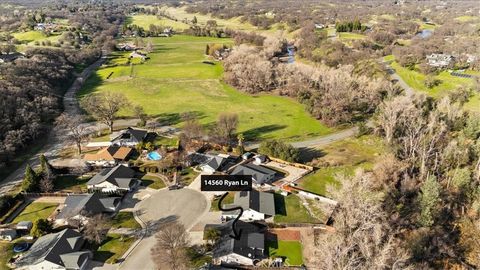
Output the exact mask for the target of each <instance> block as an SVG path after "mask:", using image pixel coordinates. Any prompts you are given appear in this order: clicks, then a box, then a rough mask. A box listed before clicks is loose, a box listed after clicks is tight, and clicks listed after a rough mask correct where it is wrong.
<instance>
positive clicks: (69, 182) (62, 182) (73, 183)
mask: <svg viewBox="0 0 480 270" xmlns="http://www.w3.org/2000/svg"><path fill="white" fill-rule="evenodd" d="M90 178H91V177H90V176H78V175H59V176H57V177H56V178H55V180H54V181H53V185H54V187H55V190H58V191H62V192H76V193H81V192H86V191H87V182H88V180H90Z"/></svg>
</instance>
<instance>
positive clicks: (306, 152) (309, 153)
mask: <svg viewBox="0 0 480 270" xmlns="http://www.w3.org/2000/svg"><path fill="white" fill-rule="evenodd" d="M298 150H299V151H300V160H299V161H300V162H301V163H307V162H310V161H312V160H314V159H316V158H321V157H324V156H325V155H326V154H327V153H325V152H324V151H322V150H319V149H315V148H309V147H302V148H299V149H298Z"/></svg>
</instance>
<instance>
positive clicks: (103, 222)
mask: <svg viewBox="0 0 480 270" xmlns="http://www.w3.org/2000/svg"><path fill="white" fill-rule="evenodd" d="M109 228H110V225H109V224H108V220H107V218H106V217H105V216H104V215H102V214H98V215H95V216H93V217H91V218H89V219H88V222H87V223H86V224H85V226H84V228H83V234H84V235H85V238H86V239H88V240H89V241H91V242H95V243H97V244H100V243H101V242H102V241H103V239H104V238H105V236H106V235H107V231H108V229H109Z"/></svg>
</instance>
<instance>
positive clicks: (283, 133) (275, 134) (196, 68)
mask: <svg viewBox="0 0 480 270" xmlns="http://www.w3.org/2000/svg"><path fill="white" fill-rule="evenodd" d="M152 41H153V42H154V44H155V51H154V52H153V53H151V54H149V56H150V59H149V60H147V61H146V62H145V63H144V64H138V65H132V66H128V65H118V64H117V63H123V62H124V61H126V58H125V54H122V53H116V54H115V55H113V56H112V59H110V60H109V64H110V65H114V66H110V67H103V68H100V69H99V70H98V71H97V72H96V73H94V74H93V76H91V77H90V78H89V79H88V81H87V82H86V84H85V86H84V87H83V89H82V90H81V91H80V93H79V96H80V97H83V96H85V95H87V94H90V93H93V92H107V91H116V92H120V93H123V94H125V96H126V97H127V98H128V100H129V101H130V102H131V103H132V104H139V105H142V106H143V107H144V109H145V111H146V113H147V114H149V115H150V116H155V117H157V120H158V122H160V123H161V124H165V125H175V126H181V124H182V123H181V117H180V115H181V114H182V113H184V112H193V113H194V114H196V115H197V116H198V119H199V121H200V122H201V123H202V124H205V125H211V124H212V123H213V122H214V121H215V120H216V119H217V117H218V115H219V114H220V113H223V112H234V113H236V114H238V116H239V127H238V132H239V133H243V134H244V136H245V138H246V139H247V140H256V139H270V138H282V139H286V140H291V141H293V140H301V139H304V138H307V137H315V136H320V135H325V134H327V133H330V132H332V129H330V128H328V127H326V126H325V125H322V123H320V122H319V121H317V120H316V119H314V118H313V117H311V116H310V115H309V114H308V113H307V112H306V111H305V108H304V106H303V105H301V104H299V103H298V102H297V101H295V100H293V99H290V98H287V97H280V96H274V95H257V96H252V95H248V94H245V93H242V92H239V91H237V90H236V89H234V88H232V87H230V86H228V85H226V84H225V83H223V81H222V74H223V67H222V65H221V63H220V62H215V64H213V65H212V64H205V63H203V62H202V61H203V60H205V59H206V58H205V56H204V51H205V46H206V44H208V43H222V44H230V43H231V42H232V41H231V40H230V39H218V38H209V37H193V36H182V35H178V36H174V37H171V38H152ZM172 67H175V68H172ZM109 75H110V77H109V78H108V79H107V77H108V76H109ZM120 115H121V116H132V115H133V112H132V111H131V110H128V109H124V110H123V111H121V112H120Z"/></svg>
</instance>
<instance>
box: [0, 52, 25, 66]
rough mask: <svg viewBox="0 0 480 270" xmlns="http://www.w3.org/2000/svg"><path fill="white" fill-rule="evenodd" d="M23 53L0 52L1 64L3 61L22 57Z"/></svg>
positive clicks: (6, 61) (11, 60)
mask: <svg viewBox="0 0 480 270" xmlns="http://www.w3.org/2000/svg"><path fill="white" fill-rule="evenodd" d="M22 57H23V54H21V53H18V52H15V53H7V54H0V64H1V63H9V62H13V61H15V60H16V59H18V58H22Z"/></svg>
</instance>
